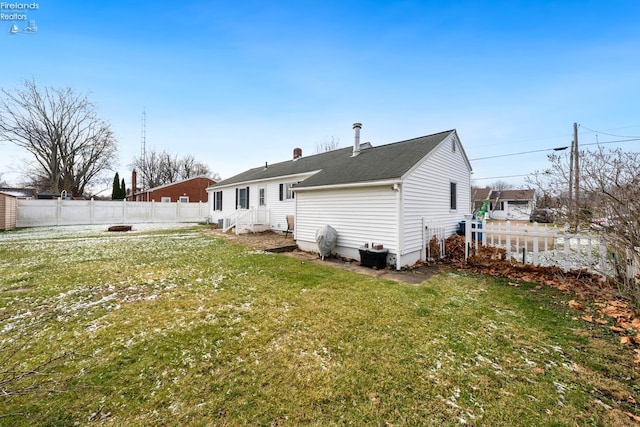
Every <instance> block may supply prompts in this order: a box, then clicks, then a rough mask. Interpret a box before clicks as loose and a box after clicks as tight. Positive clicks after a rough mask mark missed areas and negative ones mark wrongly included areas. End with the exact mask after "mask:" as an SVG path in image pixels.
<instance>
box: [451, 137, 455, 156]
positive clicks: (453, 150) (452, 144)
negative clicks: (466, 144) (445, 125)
mask: <svg viewBox="0 0 640 427" xmlns="http://www.w3.org/2000/svg"><path fill="white" fill-rule="evenodd" d="M451 152H452V153H455V152H456V140H455V139H452V140H451Z"/></svg>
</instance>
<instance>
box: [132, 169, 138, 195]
mask: <svg viewBox="0 0 640 427" xmlns="http://www.w3.org/2000/svg"><path fill="white" fill-rule="evenodd" d="M137 187H138V173H137V172H136V170H135V169H134V170H133V171H131V201H132V202H135V201H136V192H137V191H138V188H137Z"/></svg>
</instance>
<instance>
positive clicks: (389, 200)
mask: <svg viewBox="0 0 640 427" xmlns="http://www.w3.org/2000/svg"><path fill="white" fill-rule="evenodd" d="M396 197H397V193H396V192H395V191H393V190H392V188H391V186H390V185H386V186H384V187H364V188H354V189H344V190H325V191H301V192H298V193H297V194H296V199H297V212H296V214H297V218H296V240H298V241H299V242H300V241H304V242H308V243H309V244H311V245H314V244H315V242H316V231H317V230H318V229H319V228H321V227H322V226H324V225H330V226H332V227H333V228H335V229H336V231H337V232H338V246H339V247H342V248H350V249H351V251H350V253H351V254H353V253H355V254H357V253H358V252H357V249H358V248H359V247H361V246H363V245H364V244H365V243H366V242H369V241H373V242H375V243H377V244H382V245H384V247H385V248H387V249H389V251H390V252H394V251H395V249H396V242H397V239H396V236H397V229H398V223H397V218H398V215H397V198H396ZM316 247H317V246H316ZM352 256H353V255H352Z"/></svg>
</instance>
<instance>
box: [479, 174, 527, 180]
mask: <svg viewBox="0 0 640 427" xmlns="http://www.w3.org/2000/svg"><path fill="white" fill-rule="evenodd" d="M531 175H534V174H533V173H525V174H523V175H505V176H487V177H484V178H471V179H472V180H478V181H480V180H485V179H502V178H520V177H523V176H531Z"/></svg>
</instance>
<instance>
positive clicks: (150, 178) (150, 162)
mask: <svg viewBox="0 0 640 427" xmlns="http://www.w3.org/2000/svg"><path fill="white" fill-rule="evenodd" d="M131 167H133V168H135V169H136V171H137V172H138V174H139V176H140V178H141V179H142V186H143V187H144V188H154V187H158V186H160V185H165V184H170V183H172V182H176V181H180V180H183V179H189V178H193V177H196V176H208V177H210V178H212V179H214V180H216V181H218V180H220V175H219V174H217V173H215V172H211V169H210V168H209V166H207V165H205V164H204V163H202V162H199V161H197V160H196V159H195V157H193V156H192V155H187V156H185V157H182V158H179V157H178V156H176V155H171V154H169V153H167V152H166V151H163V152H161V153H158V152H157V151H155V150H151V151H150V152H148V153H146V155H145V156H144V158H142V157H136V158H135V159H134V160H133V163H132V164H131Z"/></svg>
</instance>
